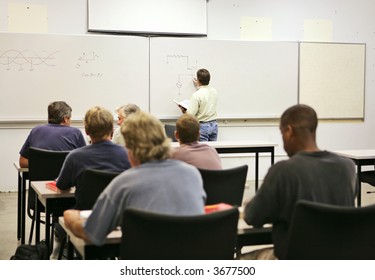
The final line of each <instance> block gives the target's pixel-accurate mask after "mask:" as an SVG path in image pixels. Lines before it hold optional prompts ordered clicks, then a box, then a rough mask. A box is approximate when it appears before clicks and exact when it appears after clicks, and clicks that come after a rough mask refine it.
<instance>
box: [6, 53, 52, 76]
mask: <svg viewBox="0 0 375 280" xmlns="http://www.w3.org/2000/svg"><path fill="white" fill-rule="evenodd" d="M57 53H58V51H55V52H47V51H40V52H38V53H37V52H35V51H32V50H23V51H18V50H7V51H5V52H3V53H1V54H0V65H5V66H6V70H7V71H10V70H12V69H14V68H17V69H18V70H19V71H23V70H24V69H25V68H28V69H29V71H34V67H35V66H48V67H53V66H56V55H57Z"/></svg>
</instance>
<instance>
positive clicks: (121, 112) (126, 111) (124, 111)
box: [112, 104, 140, 146]
mask: <svg viewBox="0 0 375 280" xmlns="http://www.w3.org/2000/svg"><path fill="white" fill-rule="evenodd" d="M139 111H140V109H139V107H138V106H137V105H135V104H127V105H124V106H121V107H120V108H117V109H116V113H117V125H118V126H119V127H117V128H116V129H115V131H114V132H113V136H112V142H113V143H115V144H119V145H122V146H125V140H124V136H122V134H121V124H122V123H123V122H124V120H125V119H126V117H127V116H129V115H130V114H133V113H137V112H139Z"/></svg>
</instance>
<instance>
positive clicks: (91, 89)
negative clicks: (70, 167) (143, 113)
mask: <svg viewBox="0 0 375 280" xmlns="http://www.w3.org/2000/svg"><path fill="white" fill-rule="evenodd" d="M0 42H1V44H0V86H1V94H0V120H28V119H33V120H35V119H46V118H47V106H48V104H49V103H50V102H52V101H56V100H64V101H66V102H67V103H68V104H69V105H71V107H72V108H73V116H72V118H73V119H79V120H80V119H82V117H83V116H84V114H85V112H86V110H87V109H88V108H90V107H91V106H94V105H101V106H104V107H106V108H108V109H109V110H111V111H112V112H113V111H114V110H115V108H116V107H118V106H120V105H122V104H125V103H130V102H131V103H136V104H138V105H139V106H140V107H141V108H142V109H144V110H149V108H148V106H149V103H148V101H149V96H148V94H149V88H148V87H149V85H148V61H149V60H148V51H149V40H148V39H147V38H141V37H127V36H122V37H120V36H119V37H117V36H91V35H84V36H81V35H43V34H39V35H36V34H17V33H0Z"/></svg>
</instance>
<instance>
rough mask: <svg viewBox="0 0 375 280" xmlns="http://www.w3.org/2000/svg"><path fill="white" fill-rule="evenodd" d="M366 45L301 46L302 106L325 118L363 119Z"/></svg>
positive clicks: (307, 44) (330, 44) (328, 44)
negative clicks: (308, 106) (309, 107)
mask: <svg viewBox="0 0 375 280" xmlns="http://www.w3.org/2000/svg"><path fill="white" fill-rule="evenodd" d="M365 54H366V45H365V44H347V43H345V44H339V43H301V44H300V57H301V58H300V103H305V104H308V105H310V106H312V107H313V108H315V110H316V112H317V114H318V117H319V118H322V119H363V118H364V104H365V103H364V102H365V65H366V61H365V59H366V55H365Z"/></svg>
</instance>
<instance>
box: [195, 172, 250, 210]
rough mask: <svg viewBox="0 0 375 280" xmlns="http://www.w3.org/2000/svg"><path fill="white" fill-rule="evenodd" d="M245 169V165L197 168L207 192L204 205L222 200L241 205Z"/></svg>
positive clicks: (245, 175) (245, 174)
mask: <svg viewBox="0 0 375 280" xmlns="http://www.w3.org/2000/svg"><path fill="white" fill-rule="evenodd" d="M247 170H248V166H247V165H242V166H238V167H234V168H230V169H222V170H206V169H199V172H200V173H201V176H202V179H203V187H204V190H205V191H206V194H207V199H206V205H211V204H217V203H221V202H223V203H227V204H230V205H235V206H241V205H242V200H243V194H244V190H245V184H246V177H247Z"/></svg>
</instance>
